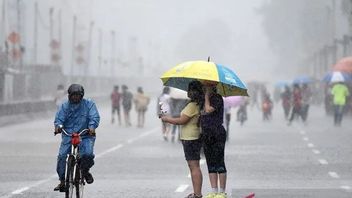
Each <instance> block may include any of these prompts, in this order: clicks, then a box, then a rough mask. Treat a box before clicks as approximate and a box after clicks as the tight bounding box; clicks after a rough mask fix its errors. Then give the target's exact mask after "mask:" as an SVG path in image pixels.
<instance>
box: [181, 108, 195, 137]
mask: <svg viewBox="0 0 352 198" xmlns="http://www.w3.org/2000/svg"><path fill="white" fill-rule="evenodd" d="M182 114H184V115H186V116H188V117H190V118H191V119H190V120H189V121H188V122H187V123H186V124H185V125H182V126H181V135H180V139H181V140H196V139H199V134H200V128H199V127H198V126H197V124H198V119H199V106H198V105H197V103H195V102H190V103H188V104H187V106H186V107H185V108H184V109H183V110H182V111H181V115H182Z"/></svg>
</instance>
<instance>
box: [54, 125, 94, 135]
mask: <svg viewBox="0 0 352 198" xmlns="http://www.w3.org/2000/svg"><path fill="white" fill-rule="evenodd" d="M59 128H60V129H61V131H62V133H63V134H65V135H67V136H72V134H68V133H67V131H66V130H65V129H64V127H63V126H62V125H60V126H59ZM88 131H89V129H83V130H82V131H81V132H79V133H78V135H79V136H81V135H82V134H83V133H86V132H88ZM59 133H61V132H58V133H57V132H54V136H55V135H57V134H59Z"/></svg>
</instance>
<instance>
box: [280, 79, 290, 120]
mask: <svg viewBox="0 0 352 198" xmlns="http://www.w3.org/2000/svg"><path fill="white" fill-rule="evenodd" d="M291 95H292V94H291V90H290V87H289V86H287V85H286V86H285V90H284V91H283V92H282V93H281V102H282V108H283V109H284V114H285V119H286V120H288V116H289V115H290V109H291Z"/></svg>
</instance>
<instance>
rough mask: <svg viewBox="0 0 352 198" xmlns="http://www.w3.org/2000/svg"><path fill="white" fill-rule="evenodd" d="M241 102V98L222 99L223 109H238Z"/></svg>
mask: <svg viewBox="0 0 352 198" xmlns="http://www.w3.org/2000/svg"><path fill="white" fill-rule="evenodd" d="M242 101H243V98H242V96H229V97H224V108H225V109H226V108H231V107H238V106H240V105H241V103H242Z"/></svg>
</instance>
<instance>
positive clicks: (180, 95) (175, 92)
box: [170, 87, 189, 99]
mask: <svg viewBox="0 0 352 198" xmlns="http://www.w3.org/2000/svg"><path fill="white" fill-rule="evenodd" d="M170 96H171V98H174V99H189V98H188V96H187V92H186V91H183V90H180V89H176V88H173V87H170Z"/></svg>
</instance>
